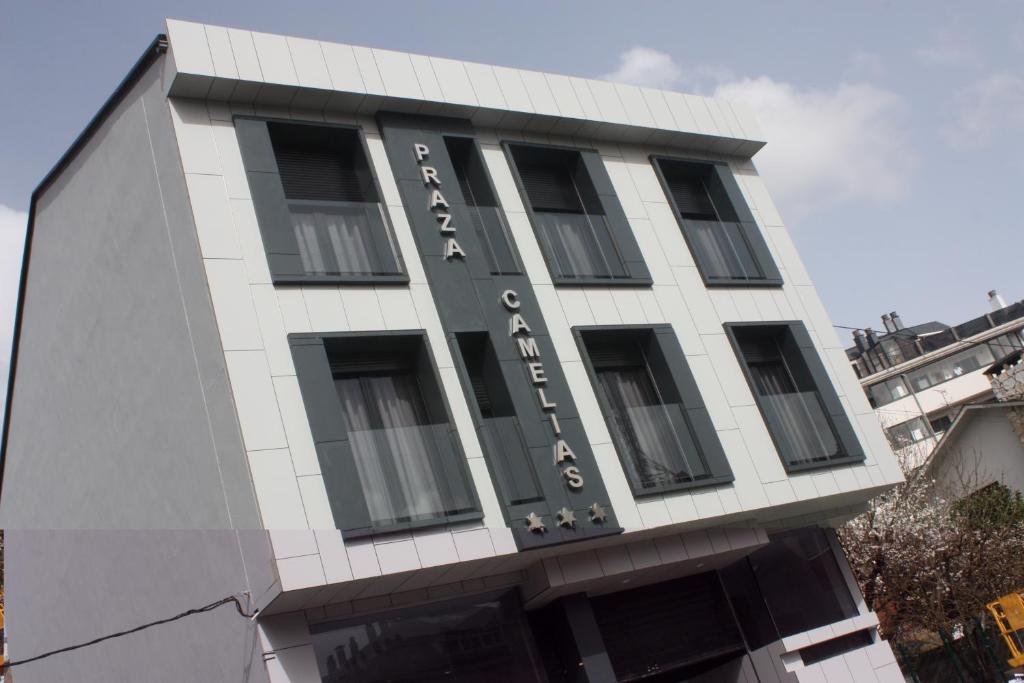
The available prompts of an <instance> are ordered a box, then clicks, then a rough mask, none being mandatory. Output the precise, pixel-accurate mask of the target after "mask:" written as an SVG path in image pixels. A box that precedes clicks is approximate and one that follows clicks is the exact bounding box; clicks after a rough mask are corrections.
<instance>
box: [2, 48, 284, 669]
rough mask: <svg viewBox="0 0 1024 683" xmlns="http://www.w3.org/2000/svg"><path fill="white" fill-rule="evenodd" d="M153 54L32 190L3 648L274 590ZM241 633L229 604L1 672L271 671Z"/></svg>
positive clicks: (248, 626) (102, 630) (244, 626)
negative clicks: (65, 162)
mask: <svg viewBox="0 0 1024 683" xmlns="http://www.w3.org/2000/svg"><path fill="white" fill-rule="evenodd" d="M161 67H162V60H158V61H157V62H156V63H155V64H153V65H152V66H151V67H150V68H149V70H148V71H147V72H146V73H145V74H144V75H143V76H142V78H141V80H140V81H139V82H138V83H137V84H136V85H134V86H133V87H132V88H131V90H130V91H129V92H128V93H127V94H126V96H125V97H124V99H123V101H122V102H121V103H120V104H119V105H118V106H117V107H116V108H115V109H114V111H113V112H112V113H111V115H110V116H109V117H108V118H107V119H106V121H105V122H104V123H103V124H102V125H101V126H100V127H99V129H98V130H97V132H96V134H95V135H94V136H93V137H92V139H91V140H90V141H89V142H88V143H87V144H86V145H85V146H84V148H83V149H82V150H81V152H80V153H79V154H78V156H77V157H76V158H75V159H74V160H73V161H72V162H71V164H70V165H69V166H68V167H67V168H66V169H65V170H64V171H63V173H62V174H61V175H60V177H59V178H58V179H57V180H56V182H55V183H54V184H53V185H52V186H50V187H49V188H48V189H47V190H46V191H45V193H44V194H43V195H42V197H41V198H40V199H39V201H38V202H37V204H36V214H35V223H34V230H35V233H34V238H33V241H32V252H31V254H32V255H31V259H30V266H29V274H28V283H27V288H26V299H25V308H24V313H23V322H22V328H21V344H20V352H19V357H18V369H17V376H16V378H15V383H14V394H13V402H12V415H11V427H10V433H9V442H8V449H7V453H6V458H7V462H6V465H5V473H4V481H3V491H2V495H0V526H2V527H3V528H4V529H6V534H7V535H6V555H7V556H6V582H5V583H6V604H7V609H6V620H7V633H8V638H9V653H10V656H11V658H12V659H13V660H15V661H17V660H20V659H25V658H28V657H32V656H34V655H37V654H39V653H43V652H47V651H51V650H54V649H58V648H62V647H66V646H69V645H73V644H76V643H80V642H83V641H88V640H91V639H94V638H97V637H101V636H104V635H107V634H110V633H113V632H117V631H121V630H125V629H130V628H133V627H136V626H139V625H141V624H143V623H146V622H149V621H153V620H156V619H163V618H167V617H170V616H173V615H175V614H179V613H181V612H184V611H186V610H188V609H192V608H196V607H201V606H203V605H205V604H208V603H210V602H213V601H215V600H218V599H220V598H223V597H225V596H228V595H232V594H242V593H244V592H246V591H248V592H250V593H251V594H252V596H253V600H252V603H253V604H255V605H259V606H262V605H263V604H264V603H265V602H266V601H267V600H268V599H269V598H271V597H273V595H274V594H275V593H276V592H277V591H278V590H279V588H278V584H277V582H276V574H275V570H274V565H273V560H272V555H271V550H270V543H269V539H268V538H267V533H266V532H265V531H264V530H262V529H259V527H260V517H259V511H258V508H257V505H256V500H255V495H254V493H253V488H252V482H251V477H250V474H249V471H248V465H247V462H246V459H245V451H244V449H243V446H242V440H241V435H240V432H239V427H238V420H237V417H236V413H235V408H234V404H233V400H232V396H231V392H230V387H229V384H228V378H227V372H226V367H225V362H224V354H223V351H222V350H221V346H220V341H219V336H218V332H217V327H216V320H215V318H214V315H213V307H212V304H211V302H210V295H209V289H208V286H207V283H206V276H205V273H204V270H203V266H202V261H201V259H200V254H199V247H198V243H197V237H196V230H195V226H194V224H193V221H192V213H191V208H190V205H189V202H188V199H187V194H186V190H185V183H184V175H183V173H182V169H181V162H180V160H179V156H178V148H177V143H176V141H175V137H174V132H173V129H172V126H171V119H170V111H169V108H168V105H167V101H166V99H165V98H164V97H163V94H162V92H161V88H162V84H161V81H160V73H161ZM232 527H234V529H233V528H232ZM235 529H242V530H235ZM254 629H255V624H254V623H253V622H252V621H250V620H249V619H247V618H245V617H243V616H241V615H240V614H238V612H237V611H236V610H235V609H234V608H233V607H232V606H223V607H220V608H218V609H217V610H216V611H213V612H210V613H205V614H200V615H194V616H190V617H187V618H185V619H183V620H181V621H177V622H174V623H171V624H164V625H160V626H156V627H154V628H152V629H149V630H147V631H145V632H142V633H138V634H133V635H130V636H125V637H121V638H117V639H115V640H112V641H109V642H105V643H102V644H98V645H95V646H90V647H88V648H85V649H82V650H77V651H74V652H70V653H64V654H59V655H55V656H53V657H50V658H47V659H45V660H41V661H39V662H37V663H31V664H26V665H24V666H19V667H17V668H16V669H14V671H15V673H14V676H13V678H15V679H16V680H18V681H20V682H22V683H26V682H28V683H30V682H32V681H39V682H41V683H50V682H52V681H75V680H81V681H126V682H127V681H131V682H133V683H134V682H135V681H140V680H145V681H167V682H168V683H170V682H171V681H173V682H174V683H180V682H181V681H257V682H262V681H267V673H266V668H265V665H264V664H263V662H262V661H261V657H260V654H259V647H258V645H257V644H256V641H255V633H254Z"/></svg>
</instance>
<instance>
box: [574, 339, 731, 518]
mask: <svg viewBox="0 0 1024 683" xmlns="http://www.w3.org/2000/svg"><path fill="white" fill-rule="evenodd" d="M606 332H607V333H616V332H633V333H649V334H650V336H651V339H650V341H651V343H653V344H657V345H658V349H659V351H660V353H661V354H662V355H663V357H664V360H665V362H666V365H667V366H668V369H669V372H670V373H671V377H668V378H666V381H671V382H672V383H673V386H674V389H675V391H676V392H677V393H678V396H679V404H680V407H681V408H682V410H683V413H684V417H685V418H686V422H687V427H688V428H689V432H690V436H691V438H692V439H693V442H694V445H695V446H696V448H697V450H698V452H699V453H698V455H699V457H700V458H701V459H702V460H703V462H704V464H705V466H706V467H707V469H708V473H709V476H707V477H704V478H701V479H691V480H690V481H687V482H676V483H672V484H662V485H659V486H655V487H651V488H644V487H642V486H641V485H640V483H639V482H636V481H633V479H632V478H631V477H630V476H629V468H628V467H627V465H626V463H625V461H624V458H626V457H629V456H628V455H626V453H625V450H624V445H623V444H619V443H618V442H617V440H616V439H615V436H614V430H613V429H612V428H611V426H609V427H608V431H609V434H611V436H612V440H613V442H614V445H615V452H616V455H617V456H618V458H619V462H620V464H621V466H622V469H623V474H625V475H626V479H627V481H629V486H630V490H631V491H632V492H633V497H634V498H643V497H646V496H655V495H661V494H665V493H671V492H674V491H687V490H692V489H700V488H709V487H713V486H724V485H727V484H731V483H732V482H733V481H735V475H733V472H732V468H731V467H730V466H729V461H728V458H727V456H726V454H725V449H724V448H723V446H722V442H721V440H720V439H719V438H718V433H717V431H716V430H715V426H714V423H713V422H712V420H711V415H710V413H709V412H708V410H707V406H706V404H705V403H704V399H703V397H702V396H701V393H700V390H699V388H698V387H697V382H696V380H695V379H694V377H693V373H692V372H691V371H690V366H689V364H688V363H687V362H686V356H685V354H684V353H683V350H682V346H681V345H680V343H679V338H678V337H677V336H676V333H675V330H674V329H673V327H672V325H671V324H670V323H655V324H637V325H581V326H575V327H573V328H572V333H573V337H574V338H575V340H576V346H577V347H578V348H579V351H580V356H581V357H582V359H583V367H584V368H585V369H586V371H587V376H588V378H589V379H590V384H591V387H592V389H593V391H594V394H595V395H596V397H597V401H598V405H599V406H600V408H601V416H602V417H603V418H604V420H605V424H606V425H607V424H608V422H609V420H610V415H611V412H612V411H611V407H610V406H609V405H608V403H607V401H606V400H605V398H604V395H603V392H602V391H600V389H599V386H600V380H599V379H598V376H597V371H596V370H595V368H594V364H593V362H592V361H591V359H590V354H589V353H588V351H587V347H586V340H585V339H584V335H585V334H601V333H606ZM638 336H639V334H638ZM648 371H649V372H651V369H650V366H649V365H648ZM655 382H656V380H655Z"/></svg>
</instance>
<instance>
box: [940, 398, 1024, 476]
mask: <svg viewBox="0 0 1024 683" xmlns="http://www.w3.org/2000/svg"><path fill="white" fill-rule="evenodd" d="M1008 410H1009V409H1008V408H984V409H976V410H974V411H972V412H974V413H975V414H974V415H965V416H964V418H969V419H970V422H969V423H968V424H966V425H964V426H963V427H961V428H959V429H957V431H956V432H954V433H953V437H954V441H952V442H951V443H948V444H946V445H945V446H943V450H942V452H941V453H940V454H939V456H938V461H937V462H936V464H935V470H934V472H935V478H936V479H937V480H938V481H940V482H943V483H944V484H946V485H948V486H950V487H953V488H954V489H956V488H961V487H962V486H963V485H964V484H966V486H967V488H968V489H969V490H966V491H959V492H958V493H961V494H966V493H970V492H971V491H973V490H977V489H979V488H981V487H982V486H985V485H987V484H990V483H992V482H994V481H1000V482H1002V483H1004V484H1006V485H1007V486H1009V487H1010V488H1013V489H1016V490H1018V491H1024V444H1022V443H1021V440H1020V437H1018V436H1017V433H1016V432H1015V431H1014V430H1013V425H1012V424H1011V423H1010V419H1009V415H1008ZM962 419H963V418H962Z"/></svg>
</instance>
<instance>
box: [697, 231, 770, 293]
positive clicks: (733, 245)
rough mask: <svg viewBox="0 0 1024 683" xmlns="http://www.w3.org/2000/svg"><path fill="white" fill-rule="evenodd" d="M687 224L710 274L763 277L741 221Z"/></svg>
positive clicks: (715, 275) (706, 271)
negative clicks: (741, 226) (740, 224)
mask: <svg viewBox="0 0 1024 683" xmlns="http://www.w3.org/2000/svg"><path fill="white" fill-rule="evenodd" d="M686 227H687V231H688V233H689V235H690V239H691V240H692V241H693V242H694V247H695V249H696V251H697V252H698V253H699V254H700V262H701V265H702V266H703V268H704V272H705V273H707V276H708V277H711V278H744V279H749V278H757V277H760V272H759V270H758V268H757V265H756V264H755V263H754V259H753V257H752V256H751V254H750V250H749V249H748V247H747V243H746V241H745V240H744V239H743V236H742V234H740V226H739V225H738V224H737V223H728V222H721V221H698V220H687V221H686Z"/></svg>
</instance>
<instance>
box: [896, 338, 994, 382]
mask: <svg viewBox="0 0 1024 683" xmlns="http://www.w3.org/2000/svg"><path fill="white" fill-rule="evenodd" d="M994 361H995V358H993V356H992V350H991V349H990V348H989V347H988V346H986V345H984V344H978V345H977V346H972V347H971V348H969V349H966V350H964V351H960V352H959V353H954V354H953V355H952V356H948V357H946V358H943V359H942V360H938V361H935V362H934V363H929V364H928V365H925V366H924V367H921V368H918V369H916V370H911V371H910V372H908V373H907V382H908V383H909V384H910V388H911V389H912V390H913V391H914V392H915V393H917V392H919V391H924V390H925V389H927V388H929V387H933V386H935V385H937V384H942V383H943V382H948V381H950V380H952V379H956V378H957V377H963V376H964V375H966V374H968V373H970V372H974V371H975V370H978V369H981V368H983V367H985V366H986V365H988V364H989V363H992V362H994Z"/></svg>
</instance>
